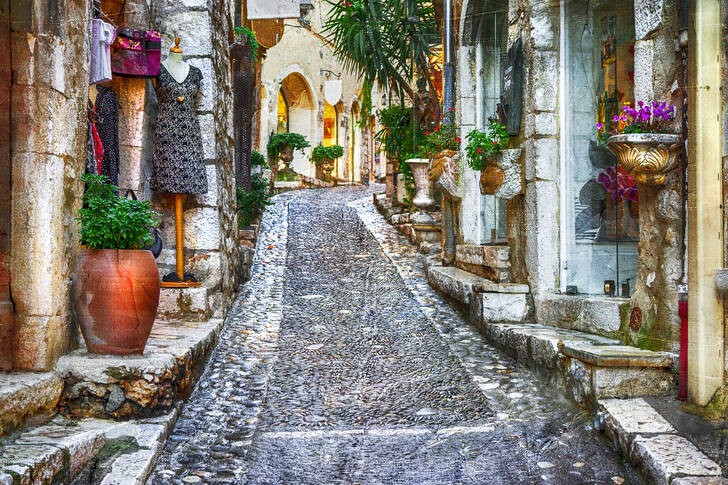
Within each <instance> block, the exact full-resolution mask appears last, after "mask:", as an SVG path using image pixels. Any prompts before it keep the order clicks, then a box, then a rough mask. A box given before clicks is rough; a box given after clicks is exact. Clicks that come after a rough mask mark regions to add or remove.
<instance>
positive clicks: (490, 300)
mask: <svg viewBox="0 0 728 485" xmlns="http://www.w3.org/2000/svg"><path fill="white" fill-rule="evenodd" d="M481 301H482V305H483V319H484V320H485V321H486V322H525V321H526V320H527V319H528V315H529V307H528V300H527V298H526V295H525V294H523V293H520V294H513V293H483V294H482V295H481Z"/></svg>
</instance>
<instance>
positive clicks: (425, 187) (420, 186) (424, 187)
mask: <svg viewBox="0 0 728 485" xmlns="http://www.w3.org/2000/svg"><path fill="white" fill-rule="evenodd" d="M405 163H407V165H409V166H410V168H411V169H412V175H413V176H414V178H415V198H414V199H413V200H412V203H413V204H414V205H415V207H417V208H419V209H427V208H428V207H432V206H433V205H435V200H434V199H433V198H432V196H431V195H430V177H429V172H430V159H429V158H410V159H409V160H407V161H406V162H405Z"/></svg>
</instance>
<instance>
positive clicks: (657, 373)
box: [572, 359, 673, 399]
mask: <svg viewBox="0 0 728 485" xmlns="http://www.w3.org/2000/svg"><path fill="white" fill-rule="evenodd" d="M572 360H575V359H572ZM593 386H594V396H595V397H596V398H599V399H601V398H619V399H625V398H629V397H636V396H655V395H659V394H665V393H668V392H670V391H671V390H672V389H673V379H672V373H671V372H670V370H669V369H666V368H661V367H628V368H625V367H596V366H594V377H593Z"/></svg>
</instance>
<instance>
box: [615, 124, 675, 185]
mask: <svg viewBox="0 0 728 485" xmlns="http://www.w3.org/2000/svg"><path fill="white" fill-rule="evenodd" d="M607 148H609V150H610V151H611V152H612V153H614V155H615V156H616V157H617V160H618V161H619V164H620V165H621V166H622V167H624V168H625V169H626V170H627V171H628V172H629V173H630V174H631V175H633V176H634V178H635V179H636V180H637V183H640V184H644V185H662V184H664V183H665V174H667V172H669V171H670V170H672V169H674V168H675V167H677V165H678V163H677V162H678V156H679V155H680V151H681V150H682V143H681V141H680V135H668V134H662V133H630V134H626V135H613V136H610V137H609V139H608V140H607Z"/></svg>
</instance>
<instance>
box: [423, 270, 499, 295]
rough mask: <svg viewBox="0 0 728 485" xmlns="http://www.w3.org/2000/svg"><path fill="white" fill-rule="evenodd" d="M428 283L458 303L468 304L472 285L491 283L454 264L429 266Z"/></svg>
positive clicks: (471, 293)
mask: <svg viewBox="0 0 728 485" xmlns="http://www.w3.org/2000/svg"><path fill="white" fill-rule="evenodd" d="M427 280H428V281H429V282H430V285H431V286H433V287H435V288H436V289H437V290H439V291H441V292H442V293H445V294H446V295H448V296H450V297H452V298H454V299H456V300H457V301H459V302H460V303H465V304H466V305H468V304H470V300H471V298H472V296H473V286H474V285H487V284H489V283H491V282H490V281H488V280H486V279H485V278H481V277H480V276H477V275H474V274H472V273H468V272H467V271H463V270H461V269H460V268H456V267H454V266H431V267H429V268H428V271H427Z"/></svg>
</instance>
